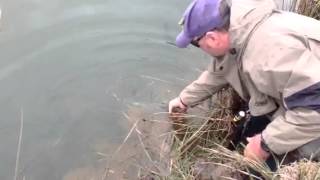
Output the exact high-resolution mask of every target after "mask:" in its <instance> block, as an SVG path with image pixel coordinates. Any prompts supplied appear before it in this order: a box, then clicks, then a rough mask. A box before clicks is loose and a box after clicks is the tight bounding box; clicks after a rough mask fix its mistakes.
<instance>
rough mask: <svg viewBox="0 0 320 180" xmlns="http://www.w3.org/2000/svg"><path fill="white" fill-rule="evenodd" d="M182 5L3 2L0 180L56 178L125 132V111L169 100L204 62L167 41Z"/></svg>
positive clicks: (146, 0) (165, 1) (97, 0)
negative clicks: (20, 135) (21, 132)
mask: <svg viewBox="0 0 320 180" xmlns="http://www.w3.org/2000/svg"><path fill="white" fill-rule="evenodd" d="M188 3H189V1H180V0H161V1H155V0H152V1H150V0H131V1H125V0H117V1H108V0H104V1H103V0H90V1H88V0H68V1H63V0H50V1H49V0H24V1H21V0H15V1H12V0H0V7H1V9H2V20H1V24H0V27H1V31H0V142H1V148H0V179H1V180H7V179H13V177H14V170H15V162H16V152H17V146H18V136H19V129H20V119H21V110H23V120H24V124H23V136H22V146H21V154H20V164H19V177H23V176H25V179H27V180H28V179H31V180H44V179H46V180H56V179H62V178H63V177H64V176H65V174H67V173H68V172H69V171H72V170H73V169H77V168H79V167H85V166H90V165H91V164H95V163H96V162H97V161H98V160H99V159H98V158H97V154H96V147H97V144H105V146H108V147H110V149H114V148H115V147H117V146H118V145H119V143H121V142H122V140H123V139H124V138H125V136H126V135H127V133H128V126H126V125H125V124H126V123H127V120H126V119H125V118H124V116H123V112H126V111H127V109H128V106H130V105H136V104H143V105H148V104H152V105H153V106H157V105H159V106H160V105H161V104H166V103H167V102H168V101H169V100H170V99H171V98H173V97H175V96H176V95H177V94H178V92H179V91H180V90H181V89H182V88H183V87H184V86H185V85H186V84H187V83H188V82H190V81H191V80H193V79H194V78H196V77H197V75H198V74H199V73H200V71H201V70H203V68H204V67H205V65H206V64H207V59H208V58H207V57H206V56H205V55H203V54H202V53H200V51H199V50H197V49H194V48H188V49H185V50H180V49H178V48H176V47H175V46H173V45H171V43H172V42H174V39H175V36H176V35H177V33H178V31H179V27H178V25H177V22H178V20H179V19H180V15H181V14H182V12H183V10H184V9H185V7H186V5H187V4H188Z"/></svg>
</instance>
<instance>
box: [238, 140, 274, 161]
mask: <svg viewBox="0 0 320 180" xmlns="http://www.w3.org/2000/svg"><path fill="white" fill-rule="evenodd" d="M247 141H248V144H247V146H246V147H245V149H244V156H245V157H246V158H248V159H251V160H254V161H258V162H264V161H266V160H267V159H268V157H269V156H270V153H268V152H266V151H265V150H263V149H262V147H261V134H257V135H255V136H253V137H249V138H247Z"/></svg>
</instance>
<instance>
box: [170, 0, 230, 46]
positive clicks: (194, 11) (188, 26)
mask: <svg viewBox="0 0 320 180" xmlns="http://www.w3.org/2000/svg"><path fill="white" fill-rule="evenodd" d="M220 1H221V0H194V1H193V2H191V4H190V5H189V6H188V7H187V9H186V10H185V12H184V14H183V17H182V21H181V22H180V23H181V24H182V25H183V30H182V32H180V34H179V35H178V36H177V38H176V45H177V46H178V47H180V48H185V47H187V46H188V45H189V44H190V42H191V41H192V40H193V39H194V38H195V37H199V36H202V35H204V34H205V33H206V32H208V31H210V30H212V29H214V28H219V27H222V26H223V25H224V21H223V17H221V15H220V13H219V5H220Z"/></svg>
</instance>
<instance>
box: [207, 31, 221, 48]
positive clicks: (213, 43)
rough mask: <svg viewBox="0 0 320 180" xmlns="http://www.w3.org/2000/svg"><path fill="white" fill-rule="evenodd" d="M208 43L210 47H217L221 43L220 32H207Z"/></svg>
mask: <svg viewBox="0 0 320 180" xmlns="http://www.w3.org/2000/svg"><path fill="white" fill-rule="evenodd" d="M206 39H207V45H208V46H210V47H217V45H219V34H218V33H217V32H215V31H209V32H207V34H206Z"/></svg>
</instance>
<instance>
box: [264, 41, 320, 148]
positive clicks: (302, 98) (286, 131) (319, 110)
mask: <svg viewBox="0 0 320 180" xmlns="http://www.w3.org/2000/svg"><path fill="white" fill-rule="evenodd" d="M307 45H308V47H307V48H305V50H303V51H302V50H301V49H300V50H301V51H300V53H298V54H293V55H294V56H285V57H282V58H289V59H290V58H291V59H295V60H294V61H292V60H288V59H287V60H286V61H291V62H295V63H294V65H293V66H291V67H293V68H292V71H291V73H290V76H289V77H288V80H287V82H286V84H284V85H280V84H278V87H279V86H283V92H282V96H283V97H282V102H283V105H284V109H283V111H282V113H281V112H278V113H275V114H274V120H273V121H272V122H271V123H270V124H269V125H268V126H267V128H266V129H265V130H264V131H263V133H262V136H263V139H264V140H265V143H266V144H267V146H268V147H269V148H270V149H271V150H272V151H273V152H274V153H276V154H283V153H286V152H289V151H292V150H294V149H296V148H298V147H300V146H302V145H304V144H306V143H308V142H310V141H312V140H315V139H317V138H319V137H320V72H319V69H320V41H309V43H308V44H307ZM287 55H288V54H287ZM277 60H279V61H285V59H277ZM278 75H281V74H278ZM275 82H276V81H275Z"/></svg>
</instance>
